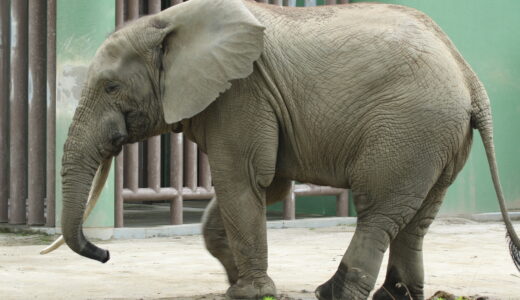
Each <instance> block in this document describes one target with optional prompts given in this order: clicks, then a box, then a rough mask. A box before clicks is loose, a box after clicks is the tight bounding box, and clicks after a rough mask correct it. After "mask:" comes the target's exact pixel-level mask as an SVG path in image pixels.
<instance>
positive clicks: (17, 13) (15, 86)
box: [9, 0, 28, 224]
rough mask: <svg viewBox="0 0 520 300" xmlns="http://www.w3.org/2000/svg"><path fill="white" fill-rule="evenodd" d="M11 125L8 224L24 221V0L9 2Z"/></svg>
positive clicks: (25, 188) (25, 95) (25, 22)
mask: <svg viewBox="0 0 520 300" xmlns="http://www.w3.org/2000/svg"><path fill="white" fill-rule="evenodd" d="M11 4H12V5H11V18H12V23H11V25H12V30H11V34H12V35H13V36H12V41H13V43H12V45H11V88H12V90H11V102H10V103H11V107H10V110H11V124H10V147H11V153H10V156H11V159H10V163H11V164H10V178H11V184H10V188H9V192H10V202H9V209H10V212H9V223H10V224H23V223H25V214H26V207H25V205H26V198H27V71H28V66H27V50H28V49H27V43H28V38H27V36H28V26H27V18H28V14H27V12H28V11H27V8H28V5H27V0H16V1H13V2H12V3H11Z"/></svg>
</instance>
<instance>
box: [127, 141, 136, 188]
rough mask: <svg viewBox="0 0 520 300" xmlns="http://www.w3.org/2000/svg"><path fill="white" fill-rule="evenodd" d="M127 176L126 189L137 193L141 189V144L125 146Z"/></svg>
mask: <svg viewBox="0 0 520 300" xmlns="http://www.w3.org/2000/svg"><path fill="white" fill-rule="evenodd" d="M124 157H125V168H124V169H125V171H124V173H125V175H124V180H125V184H126V187H127V188H129V189H130V190H132V191H133V192H137V189H138V188H139V144H138V143H133V144H129V145H126V146H125V152H124Z"/></svg>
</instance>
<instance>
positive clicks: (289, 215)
mask: <svg viewBox="0 0 520 300" xmlns="http://www.w3.org/2000/svg"><path fill="white" fill-rule="evenodd" d="M283 219H284V220H294V219H296V195H295V194H294V181H293V182H292V183H291V191H290V192H289V194H288V195H287V197H286V198H285V200H284V201H283Z"/></svg>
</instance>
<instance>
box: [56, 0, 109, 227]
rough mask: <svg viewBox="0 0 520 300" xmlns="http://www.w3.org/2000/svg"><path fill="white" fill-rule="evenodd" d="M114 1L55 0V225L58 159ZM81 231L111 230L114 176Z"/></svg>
mask: <svg viewBox="0 0 520 300" xmlns="http://www.w3.org/2000/svg"><path fill="white" fill-rule="evenodd" d="M114 3H115V1H108V0H88V1H87V0H58V2H57V25H56V27H57V33H56V44H57V47H56V48H57V49H56V51H57V90H56V162H57V166H56V191H57V193H56V224H57V226H58V227H60V226H61V225H60V224H61V207H62V195H61V176H60V170H61V157H62V155H63V144H64V143H65V139H66V137H67V132H68V128H69V125H70V122H71V120H72V116H73V114H74V110H75V108H76V106H77V104H78V101H79V98H80V95H81V88H82V86H83V83H84V80H85V76H86V72H87V68H88V65H89V63H90V60H91V59H92V57H93V56H94V54H95V52H96V49H97V48H98V47H99V45H101V43H102V42H103V41H104V40H105V38H106V37H107V35H108V34H109V33H111V32H112V31H113V30H114V24H115V4H114ZM84 226H85V227H113V226H114V176H113V174H111V175H110V176H109V179H108V180H107V184H106V186H105V189H104V191H103V193H102V194H101V197H100V200H99V202H98V204H97V205H96V207H95V209H94V210H93V212H92V214H91V215H90V217H89V219H88V220H87V222H86V223H85V225H84Z"/></svg>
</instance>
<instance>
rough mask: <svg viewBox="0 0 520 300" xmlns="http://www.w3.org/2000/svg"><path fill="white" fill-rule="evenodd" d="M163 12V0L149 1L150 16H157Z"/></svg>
mask: <svg viewBox="0 0 520 300" xmlns="http://www.w3.org/2000/svg"><path fill="white" fill-rule="evenodd" d="M160 11H161V0H148V14H149V15H151V14H156V13H158V12H160Z"/></svg>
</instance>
